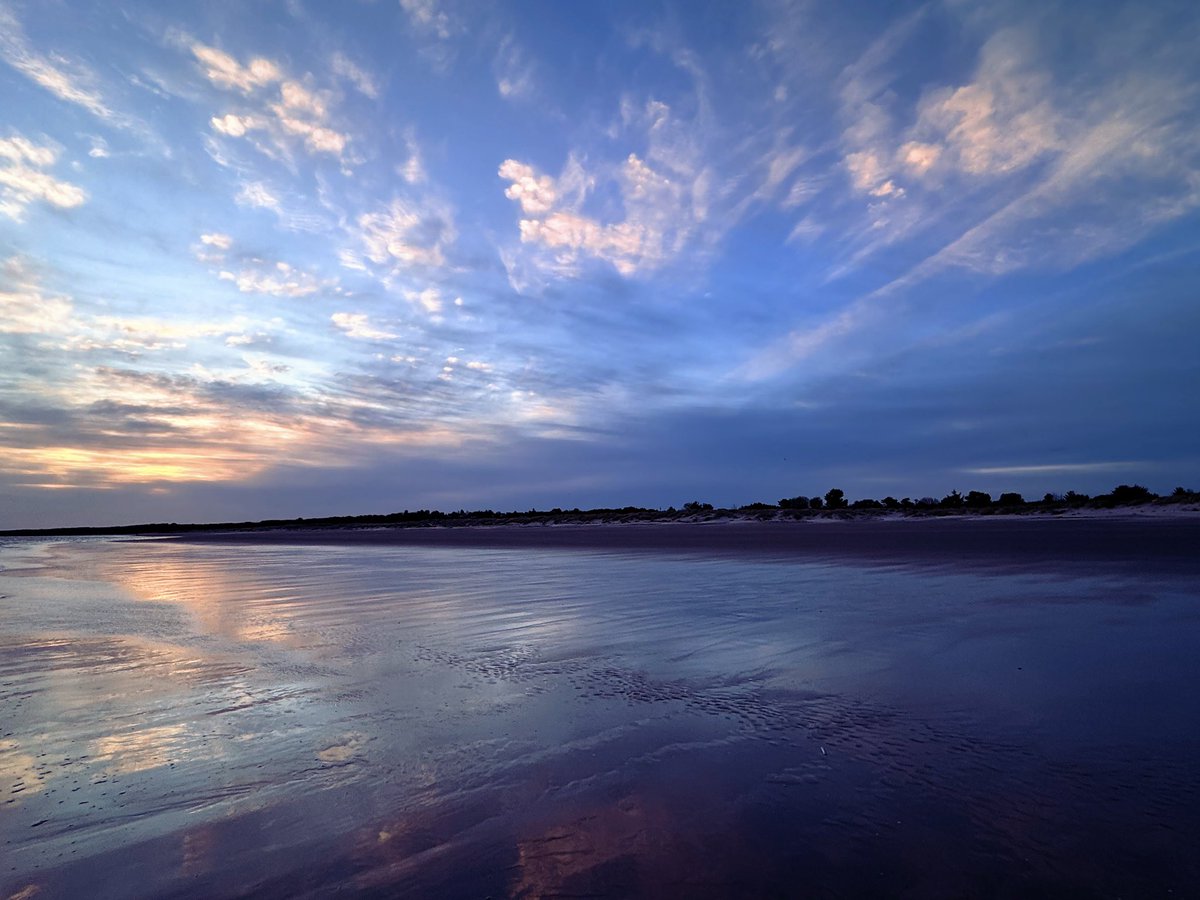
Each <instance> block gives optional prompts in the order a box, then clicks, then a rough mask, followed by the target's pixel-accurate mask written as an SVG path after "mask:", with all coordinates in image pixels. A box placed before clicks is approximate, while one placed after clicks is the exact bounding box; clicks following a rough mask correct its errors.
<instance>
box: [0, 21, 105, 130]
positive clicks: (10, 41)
mask: <svg viewBox="0 0 1200 900" xmlns="http://www.w3.org/2000/svg"><path fill="white" fill-rule="evenodd" d="M0 58H3V59H4V61H5V62H7V63H8V64H9V65H10V66H12V67H13V68H14V69H16V70H17V71H18V72H20V73H21V74H22V75H24V76H25V77H27V78H29V79H30V80H31V81H33V82H35V83H37V84H39V85H41V86H42V87H44V88H45V89H46V90H48V91H50V93H52V94H54V95H55V96H56V97H58V98H59V99H60V100H65V101H67V102H68V103H74V104H76V105H77V106H81V107H83V108H84V109H86V110H87V111H88V112H90V113H91V114H92V115H94V116H96V117H98V118H101V119H105V120H108V121H112V122H114V123H116V124H120V123H121V121H122V120H121V117H120V116H117V115H116V114H115V113H114V112H113V111H112V110H111V109H110V108H109V106H108V105H107V104H106V103H105V102H104V98H103V97H102V96H101V95H100V92H99V91H97V90H96V89H95V88H93V87H90V86H88V84H87V83H88V82H91V81H94V77H93V76H92V75H91V73H90V72H88V71H87V70H86V69H84V68H83V66H82V65H81V64H79V63H77V62H69V61H67V60H66V59H64V58H63V57H62V56H61V55H59V54H55V55H54V56H53V57H48V56H43V55H42V54H40V53H37V52H36V51H34V49H33V48H32V47H30V45H29V41H28V40H27V39H26V37H25V32H24V30H23V29H22V28H21V23H20V22H18V21H17V18H16V16H14V15H13V14H12V12H11V11H10V10H9V9H8V8H7V7H5V6H0ZM69 70H73V71H69Z"/></svg>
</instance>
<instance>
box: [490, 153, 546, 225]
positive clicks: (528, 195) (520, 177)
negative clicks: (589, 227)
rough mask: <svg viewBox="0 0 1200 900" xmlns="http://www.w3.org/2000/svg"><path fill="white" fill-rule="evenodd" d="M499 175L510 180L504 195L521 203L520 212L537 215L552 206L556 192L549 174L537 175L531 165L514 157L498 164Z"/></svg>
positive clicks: (542, 213)
mask: <svg viewBox="0 0 1200 900" xmlns="http://www.w3.org/2000/svg"><path fill="white" fill-rule="evenodd" d="M499 175H500V177H501V178H503V179H505V180H507V181H511V182H512V184H511V185H509V186H508V187H507V188H505V190H504V196H505V197H507V198H508V199H509V200H515V201H517V203H519V204H520V205H521V212H523V213H525V214H526V215H531V216H538V215H544V214H545V213H548V212H550V210H552V209H553V208H554V204H555V202H556V201H557V200H558V192H557V191H556V190H555V187H554V179H553V178H551V177H550V176H549V175H538V174H537V173H536V172H535V171H534V169H533V166H530V165H527V164H525V163H520V162H517V161H516V160H515V159H506V160H505V161H504V162H503V163H502V164H501V165H500V172H499Z"/></svg>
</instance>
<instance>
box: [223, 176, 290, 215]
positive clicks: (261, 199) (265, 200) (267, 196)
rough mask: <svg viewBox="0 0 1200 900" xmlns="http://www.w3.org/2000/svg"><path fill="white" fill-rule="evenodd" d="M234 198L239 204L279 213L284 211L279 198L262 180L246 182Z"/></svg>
mask: <svg viewBox="0 0 1200 900" xmlns="http://www.w3.org/2000/svg"><path fill="white" fill-rule="evenodd" d="M234 199H235V200H236V201H237V204H238V205H239V206H252V207H255V208H256V209H270V210H273V211H274V212H277V213H278V212H281V211H282V208H281V206H280V204H279V198H278V197H276V196H275V195H274V194H273V193H271V191H270V189H269V188H268V187H267V186H266V185H265V184H263V183H262V182H261V181H248V182H245V183H244V184H243V185H242V189H241V190H240V191H238V194H237V196H236V197H235V198H234Z"/></svg>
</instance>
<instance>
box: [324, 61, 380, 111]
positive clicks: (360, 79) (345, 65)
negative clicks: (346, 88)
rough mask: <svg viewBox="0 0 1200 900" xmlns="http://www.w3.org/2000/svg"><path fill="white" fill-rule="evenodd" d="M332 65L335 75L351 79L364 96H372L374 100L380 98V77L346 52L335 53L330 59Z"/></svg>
mask: <svg viewBox="0 0 1200 900" xmlns="http://www.w3.org/2000/svg"><path fill="white" fill-rule="evenodd" d="M330 66H331V68H332V69H333V72H334V74H335V75H338V76H340V77H342V78H344V79H346V80H347V81H349V82H350V83H351V84H352V85H354V88H355V90H357V91H358V92H359V93H360V94H362V95H363V96H365V97H370V98H371V99H372V100H377V99H378V98H379V81H378V79H377V78H375V76H373V75H372V74H371V73H370V72H368V71H367V70H366V69H364V68H363V67H362V66H360V65H359V64H358V63H356V62H355V61H354V60H352V59H351V58H350V57H349V56H347V55H346V54H345V53H335V54H334V55H333V59H332V60H331V61H330Z"/></svg>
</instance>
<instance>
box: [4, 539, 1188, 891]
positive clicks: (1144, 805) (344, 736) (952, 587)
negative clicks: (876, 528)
mask: <svg viewBox="0 0 1200 900" xmlns="http://www.w3.org/2000/svg"><path fill="white" fill-rule="evenodd" d="M50 558H51V565H50V566H49V567H48V568H46V569H41V570H37V571H36V573H34V574H27V575H25V576H22V577H21V578H12V579H10V580H9V581H8V582H6V583H5V586H4V590H2V591H0V594H4V595H6V596H3V597H0V616H3V617H4V618H3V620H4V621H5V622H6V625H7V626H8V632H7V633H6V634H5V635H4V636H3V638H2V639H0V651H2V652H0V697H2V698H3V699H4V701H5V720H4V722H3V723H2V724H3V727H4V731H5V732H10V733H0V776H2V777H3V778H4V783H5V784H11V785H12V786H13V788H15V787H17V786H18V785H20V786H21V787H22V789H21V790H19V791H16V793H15V794H13V795H11V796H10V797H9V798H6V799H8V800H9V801H10V802H8V803H7V804H6V805H5V806H4V807H3V808H2V809H3V810H5V811H9V810H11V811H12V812H11V813H9V814H8V815H6V816H4V817H0V837H2V838H3V839H4V840H5V841H6V844H5V846H6V848H8V849H10V851H11V854H12V858H13V859H14V862H13V863H10V866H11V867H12V868H11V869H10V872H9V874H7V875H2V876H0V878H2V880H0V888H2V889H3V890H2V891H0V895H6V894H7V893H13V892H16V891H18V890H22V889H24V888H25V887H26V886H28V885H29V884H31V883H35V882H36V883H37V884H40V885H42V886H43V887H44V889H45V892H46V894H47V895H48V896H70V895H77V894H79V893H80V892H81V891H82V892H86V888H87V887H88V886H89V884H91V883H93V882H94V880H95V878H96V875H95V873H96V872H108V873H111V874H112V876H113V878H115V879H117V880H116V881H115V882H114V883H116V884H119V885H123V886H124V887H125V888H126V890H124V891H123V892H122V891H117V893H124V894H126V895H146V896H154V895H160V894H183V895H187V894H192V895H196V896H226V895H235V894H238V893H244V892H245V891H246V890H247V889H249V887H251V886H252V887H253V888H254V889H255V891H256V892H257V893H259V894H262V895H264V896H290V895H294V894H305V893H314V892H315V893H322V892H326V891H331V890H333V889H334V888H335V887H339V886H342V887H346V888H347V889H350V890H357V891H362V892H367V893H370V892H377V893H379V894H381V895H388V894H394V893H410V894H415V895H438V894H451V895H470V896H476V895H478V896H484V895H487V894H491V895H493V896H529V897H533V896H546V895H551V894H554V893H562V892H576V893H591V894H594V895H600V896H606V895H607V896H639V895H640V896H655V895H661V894H663V893H667V894H670V893H675V894H679V893H689V894H697V893H705V892H707V893H708V895H711V896H736V895H742V896H757V895H763V894H771V893H775V894H779V893H785V894H786V893H789V892H793V891H794V889H795V886H796V882H795V881H794V876H795V873H797V872H803V873H805V875H806V877H809V878H818V879H822V881H821V883H822V884H828V885H833V886H834V889H832V890H830V891H829V893H832V894H834V895H836V894H839V893H841V894H854V893H859V894H862V893H872V892H878V891H879V890H884V889H886V888H887V887H888V886H889V885H896V884H902V885H909V886H913V887H912V889H913V890H914V891H915V892H917V893H922V892H924V893H939V892H941V893H951V894H953V893H954V892H956V891H957V892H958V893H960V894H961V893H965V894H971V893H976V892H978V891H977V890H976V889H977V888H978V886H979V885H980V884H985V885H986V884H993V885H995V884H999V885H1009V886H1014V885H1015V886H1018V887H1020V886H1028V885H1030V884H1033V885H1037V886H1039V889H1042V890H1043V893H1045V892H1048V891H1050V892H1053V891H1052V889H1059V888H1061V889H1063V891H1065V892H1067V893H1070V892H1072V891H1074V892H1076V893H1078V892H1080V891H1083V892H1086V891H1087V890H1088V889H1090V888H1095V887H1096V886H1097V885H1101V884H1102V885H1105V886H1111V885H1114V884H1115V885H1119V886H1123V889H1126V892H1127V893H1139V892H1140V893H1146V892H1148V890H1145V889H1148V888H1153V887H1161V886H1163V885H1166V884H1167V882H1168V880H1170V881H1171V883H1172V884H1175V883H1186V878H1187V877H1190V876H1192V875H1197V876H1200V871H1197V870H1196V867H1195V865H1193V864H1191V863H1188V862H1184V861H1183V860H1184V859H1185V854H1182V853H1181V852H1180V850H1181V848H1182V847H1183V845H1184V843H1185V841H1184V839H1186V843H1187V845H1188V846H1190V845H1191V842H1192V840H1193V839H1197V838H1200V813H1197V812H1196V810H1197V809H1200V785H1198V782H1200V778H1198V776H1197V774H1196V772H1195V770H1194V765H1193V763H1192V760H1193V758H1194V749H1195V747H1196V746H1198V745H1200V734H1198V733H1197V732H1198V730H1200V726H1198V725H1197V723H1198V722H1200V698H1197V697H1196V696H1195V695H1194V694H1193V693H1192V692H1190V690H1189V689H1188V688H1187V686H1188V685H1190V684H1192V683H1194V681H1195V678H1196V676H1197V675H1200V664H1198V662H1197V658H1196V655H1195V653H1194V646H1193V642H1192V640H1191V639H1190V637H1189V634H1188V632H1187V629H1185V628H1182V627H1180V623H1185V622H1191V621H1194V615H1195V608H1196V606H1195V604H1196V600H1197V594H1196V590H1195V587H1194V585H1195V583H1196V582H1195V581H1193V580H1190V579H1189V578H1187V577H1184V576H1183V575H1180V576H1179V577H1177V578H1176V577H1174V576H1172V577H1164V578H1161V579H1158V580H1157V581H1155V582H1153V583H1152V582H1147V581H1144V580H1141V579H1139V580H1138V581H1137V582H1136V583H1134V581H1132V580H1131V579H1130V578H1124V577H1123V576H1122V577H1107V576H1106V577H1090V576H1080V575H1078V574H1077V573H1072V574H1070V575H1069V576H1068V575H1061V577H1060V576H1057V575H1055V576H1046V575H1040V574H1039V575H1034V574H1029V573H1020V572H1010V573H1004V574H1000V573H990V574H978V573H956V572H953V571H951V570H949V569H947V570H945V571H938V572H931V571H930V570H929V569H928V568H927V567H926V568H923V569H922V570H920V571H915V570H914V571H906V570H904V569H903V568H900V567H895V566H893V567H890V568H887V569H884V568H860V567H853V566H838V565H832V564H827V563H825V564H820V565H816V564H807V563H781V562H777V561H773V562H762V561H755V560H742V559H737V558H728V557H725V558H721V559H703V558H697V557H686V558H685V557H672V556H660V557H656V556H650V555H642V556H626V555H620V554H603V553H590V552H566V551H562V552H550V553H546V552H523V551H508V550H468V549H463V548H459V549H412V548H387V547H346V548H337V547H285V546H275V547H253V548H248V547H237V546H220V545H208V546H201V547H192V546H188V545H185V544H160V543H143V544H137V543H128V544H111V545H106V544H89V545H72V546H63V547H59V548H57V549H56V550H55V551H54V552H53V553H51V554H50ZM1134 589H1136V591H1137V593H1138V595H1139V596H1142V597H1149V600H1148V602H1144V603H1141V604H1140V605H1136V606H1130V605H1128V604H1123V602H1122V599H1123V598H1124V597H1127V596H1128V594H1129V593H1130V591H1132V590H1134ZM1068 601H1070V602H1068ZM1189 616H1190V617H1192V618H1189ZM34 748H36V749H34ZM1147 759H1152V760H1153V764H1152V765H1147V764H1146V762H1145V760H1147ZM1135 820H1136V821H1137V822H1139V823H1140V827H1139V829H1138V830H1137V831H1136V832H1135V833H1132V834H1130V833H1129V829H1128V828H1127V827H1126V823H1128V822H1130V821H1135ZM1063 835H1067V836H1068V837H1066V838H1064V837H1062V836H1063ZM1163 835H1171V836H1172V837H1167V838H1164V837H1163ZM1114 842H1119V843H1120V848H1119V849H1116V850H1114V849H1113V848H1112V846H1111V844H1113V843H1114ZM267 851H269V852H267ZM937 859H942V860H943V861H942V862H940V863H937V864H935V861H936V860H937ZM864 860H869V861H870V863H869V865H864V864H863V861H864ZM947 860H948V861H947ZM1097 860H1098V862H1097ZM152 861H156V862H153V864H152ZM1085 861H1086V864H1085ZM868 870H869V871H868ZM129 871H137V872H138V873H139V875H138V880H136V881H130V880H125V881H122V880H121V879H123V878H124V879H128V878H129V876H128V875H127V874H126V875H123V874H121V873H123V872H129ZM929 871H934V872H936V873H938V874H937V876H936V878H935V879H934V880H933V881H929V880H928V878H929V877H930V876H928V875H927V874H926V873H928V872H929ZM1073 872H1074V873H1076V874H1075V875H1072V873H1073ZM881 873H882V874H881ZM980 878H982V879H983V881H979V880H978V879H980ZM1072 878H1074V879H1075V880H1074V881H1072ZM939 879H940V880H939ZM972 879H977V880H975V881H972ZM988 879H991V880H988ZM1021 879H1024V880H1021ZM1106 889H1107V887H1106Z"/></svg>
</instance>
